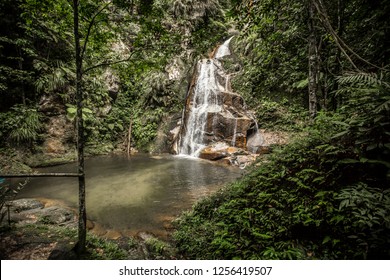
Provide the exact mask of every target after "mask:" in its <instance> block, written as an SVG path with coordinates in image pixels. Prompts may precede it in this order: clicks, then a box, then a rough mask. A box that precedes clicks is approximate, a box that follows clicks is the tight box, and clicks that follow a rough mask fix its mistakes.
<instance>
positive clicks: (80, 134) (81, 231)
mask: <svg viewBox="0 0 390 280" xmlns="http://www.w3.org/2000/svg"><path fill="white" fill-rule="evenodd" d="M78 8H79V0H73V20H74V38H75V51H76V102H77V154H78V172H79V227H78V235H79V236H78V238H79V240H78V245H77V248H76V250H77V252H78V254H81V253H82V252H84V251H85V243H86V236H87V214H86V207H85V174H84V123H83V112H82V108H83V91H82V78H83V77H82V75H83V72H82V67H83V61H82V57H81V47H80V34H79V10H78Z"/></svg>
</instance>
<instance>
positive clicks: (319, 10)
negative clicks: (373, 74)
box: [313, 0, 385, 71]
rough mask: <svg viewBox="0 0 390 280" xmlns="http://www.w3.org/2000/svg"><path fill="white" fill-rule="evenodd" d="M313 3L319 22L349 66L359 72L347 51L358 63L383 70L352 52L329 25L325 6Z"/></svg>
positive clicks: (317, 0) (320, 3)
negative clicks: (331, 37)
mask: <svg viewBox="0 0 390 280" xmlns="http://www.w3.org/2000/svg"><path fill="white" fill-rule="evenodd" d="M313 3H314V6H315V7H316V10H317V13H318V15H319V19H320V21H321V22H322V24H323V25H324V27H325V28H326V29H327V30H328V32H329V33H330V34H331V35H332V36H333V38H334V40H335V42H336V45H337V46H338V47H339V49H340V50H341V52H342V53H343V54H344V55H345V57H346V58H347V59H348V61H349V62H350V63H351V65H352V66H353V67H354V68H355V69H356V70H358V71H360V69H359V68H358V67H357V66H356V64H355V63H353V61H352V59H351V57H350V56H349V55H348V54H347V51H349V52H350V53H351V54H352V55H354V56H355V57H356V58H357V59H359V60H360V61H362V62H364V63H365V64H367V65H370V66H372V67H375V68H377V69H380V70H385V69H384V68H382V67H379V66H377V65H375V64H373V63H371V62H369V61H368V60H366V59H364V58H362V57H361V56H360V55H358V54H357V53H356V52H355V51H353V50H352V49H351V48H350V47H349V46H348V45H347V44H346V43H345V42H344V41H343V40H342V39H341V38H340V36H338V34H337V32H336V31H335V30H334V29H333V27H332V25H331V23H330V20H329V17H328V14H327V12H326V9H325V6H324V4H323V3H322V1H321V0H313Z"/></svg>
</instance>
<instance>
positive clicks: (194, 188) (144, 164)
mask: <svg viewBox="0 0 390 280" xmlns="http://www.w3.org/2000/svg"><path fill="white" fill-rule="evenodd" d="M76 170H77V169H76V165H75V164H67V165H62V166H55V167H50V168H45V169H40V171H41V172H75V171H76ZM85 172H86V197H87V198H86V203H87V204H86V207H87V215H88V219H90V220H92V221H94V222H96V223H98V224H100V225H102V226H103V227H104V228H107V229H115V230H118V231H126V230H129V231H132V232H137V231H149V232H158V231H161V230H162V228H163V227H164V224H166V223H167V222H169V221H170V220H172V219H173V218H175V217H177V216H178V215H179V214H180V213H181V212H182V211H183V210H187V209H190V208H191V206H192V204H193V203H194V202H195V201H196V200H198V199H199V198H201V197H203V196H205V195H207V194H209V193H210V192H213V191H215V190H216V189H218V188H219V187H221V186H223V185H224V184H226V183H228V182H231V181H233V180H234V179H235V178H237V177H239V176H240V175H241V174H240V172H241V170H239V169H235V168H227V167H223V166H218V165H214V164H211V163H209V162H206V161H202V160H197V159H192V158H184V157H178V156H162V157H150V156H148V155H136V156H133V157H131V158H130V159H128V158H127V157H122V156H103V157H94V158H89V159H86V162H85ZM18 197H19V198H48V199H55V200H60V201H62V202H63V203H64V204H65V205H66V206H69V207H72V208H77V203H78V202H77V201H78V181H77V178H34V179H32V180H31V182H30V183H29V184H28V185H27V186H26V187H25V188H24V189H23V190H22V191H21V192H20V193H19V195H18Z"/></svg>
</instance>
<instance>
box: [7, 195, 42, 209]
mask: <svg viewBox="0 0 390 280" xmlns="http://www.w3.org/2000/svg"><path fill="white" fill-rule="evenodd" d="M10 204H11V208H10V210H11V211H13V212H15V213H19V212H22V211H27V210H32V209H42V208H43V207H44V205H43V203H42V202H40V201H38V200H36V199H29V198H22V199H17V200H13V201H12V202H11V203H10Z"/></svg>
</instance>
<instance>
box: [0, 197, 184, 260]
mask: <svg viewBox="0 0 390 280" xmlns="http://www.w3.org/2000/svg"><path fill="white" fill-rule="evenodd" d="M10 213H11V215H10V217H11V219H10V224H8V221H7V220H8V219H7V217H5V219H4V220H3V224H2V226H1V227H0V240H1V241H0V249H1V250H0V259H2V260H7V259H8V260H47V259H62V260H69V259H90V260H95V259H110V260H118V259H130V260H142V259H176V258H177V255H176V254H175V250H174V249H173V247H172V246H171V245H170V244H168V243H167V242H163V241H161V240H159V239H158V238H156V237H155V236H153V235H152V234H149V233H145V232H141V233H138V234H137V236H136V237H131V236H129V237H123V236H122V237H119V238H116V239H115V240H110V239H108V238H103V237H99V236H97V235H96V234H93V233H88V235H87V248H86V252H85V253H84V254H83V255H81V256H78V255H76V253H75V250H74V248H75V247H76V244H77V217H76V215H75V213H74V211H73V210H72V209H67V208H63V207H61V206H59V205H55V204H54V205H53V204H52V203H51V204H48V203H46V204H44V203H42V202H41V201H38V200H34V199H20V200H17V201H14V204H13V205H12V206H11V207H10Z"/></svg>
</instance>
